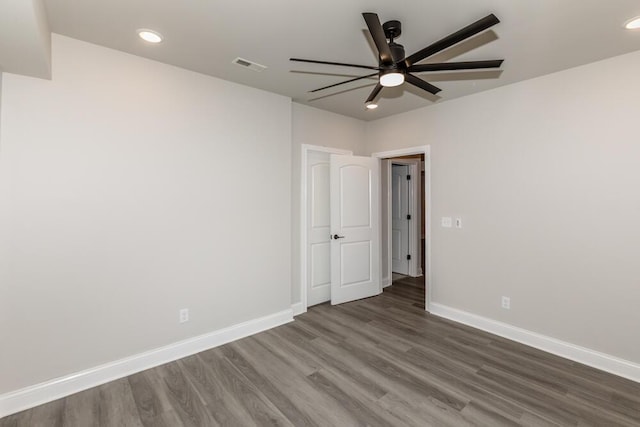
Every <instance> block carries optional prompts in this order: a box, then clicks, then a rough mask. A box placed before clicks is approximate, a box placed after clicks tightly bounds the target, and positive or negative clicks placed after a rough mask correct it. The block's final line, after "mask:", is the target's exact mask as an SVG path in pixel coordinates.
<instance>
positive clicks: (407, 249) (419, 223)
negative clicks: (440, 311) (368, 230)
mask: <svg viewBox="0 0 640 427" xmlns="http://www.w3.org/2000/svg"><path fill="white" fill-rule="evenodd" d="M372 156H373V157H378V158H380V159H381V189H382V194H381V254H382V256H381V268H382V278H383V279H382V281H383V287H384V288H385V291H393V289H392V288H393V286H392V285H398V286H396V287H402V288H407V289H404V290H403V292H405V291H407V290H408V291H409V292H411V293H412V294H414V295H420V298H421V299H423V300H424V308H425V309H426V310H428V309H429V301H430V293H429V290H430V287H429V271H430V269H429V259H430V257H429V250H430V245H429V237H430V236H429V219H430V214H429V213H430V204H429V189H430V182H429V161H430V158H429V147H428V146H421V147H413V148H408V149H402V150H394V151H387V152H380V153H374V154H373V155H372ZM390 286H391V288H390ZM420 305H421V306H422V304H420Z"/></svg>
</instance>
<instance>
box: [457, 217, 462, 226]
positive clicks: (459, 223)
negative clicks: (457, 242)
mask: <svg viewBox="0 0 640 427" xmlns="http://www.w3.org/2000/svg"><path fill="white" fill-rule="evenodd" d="M456 228H462V218H460V217H456Z"/></svg>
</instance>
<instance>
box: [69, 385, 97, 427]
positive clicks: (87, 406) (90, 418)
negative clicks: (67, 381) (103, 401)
mask: <svg viewBox="0 0 640 427" xmlns="http://www.w3.org/2000/svg"><path fill="white" fill-rule="evenodd" d="M63 418H64V424H63V425H64V426H65V427H98V426H99V425H100V391H99V389H98V387H94V388H90V389H89V390H85V391H82V392H80V393H76V394H72V395H71V396H67V397H66V398H65V407H64V417H63Z"/></svg>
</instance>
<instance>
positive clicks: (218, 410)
mask: <svg viewBox="0 0 640 427" xmlns="http://www.w3.org/2000/svg"><path fill="white" fill-rule="evenodd" d="M217 425H234V426H252V425H258V426H264V425H286V426H292V425H293V426H314V425H318V426H352V425H353V426H359V425H362V426H366V425H368V426H404V425H408V426H429V425H434V426H466V425H483V426H505V425H527V426H547V425H562V426H576V425H579V426H588V425H598V426H618V425H621V426H640V384H637V383H634V382H632V381H628V380H625V379H622V378H619V377H615V376H612V375H609V374H606V373H604V372H601V371H598V370H595V369H592V368H589V367H586V366H583V365H579V364H577V363H574V362H571V361H568V360H565V359H562V358H559V357H556V356H552V355H549V354H547V353H544V352H541V351H538V350H535V349H532V348H530V347H526V346H523V345H520V344H517V343H514V342H511V341H508V340H506V339H502V338H499V337H496V336H493V335H490V334H487V333H484V332H481V331H477V330H474V329H472V328H469V327H466V326H462V325H459V324H456V323H453V322H449V321H446V320H443V319H440V318H438V317H435V316H430V315H428V314H426V313H425V312H424V291H423V288H422V284H421V283H420V281H417V280H415V279H403V280H400V281H398V282H395V283H394V284H393V285H392V286H391V287H389V288H387V289H385V292H384V293H383V294H382V295H381V296H378V297H374V298H369V299H366V300H362V301H357V302H353V303H349V304H343V305H341V306H337V307H331V306H330V305H328V304H322V305H319V306H316V307H313V308H311V309H310V310H309V312H308V313H306V314H304V315H301V316H299V317H297V318H296V321H295V322H293V323H290V324H287V325H284V326H281V327H279V328H276V329H272V330H270V331H267V332H263V333H261V334H258V335H254V336H253V337H249V338H245V339H243V340H240V341H236V342H234V343H232V344H227V345H224V346H222V347H218V348H215V349H213V350H209V351H205V352H202V353H199V354H197V355H195V356H191V357H187V358H185V359H182V360H179V361H177V362H173V363H169V364H167V365H163V366H160V367H157V368H154V369H150V370H147V371H144V372H142V373H139V374H136V375H132V376H130V377H127V378H123V379H121V380H117V381H114V382H112V383H108V384H106V385H103V386H100V387H96V388H93V389H90V390H87V391H84V392H81V393H78V394H75V395H72V396H69V397H67V398H64V399H60V400H57V401H55V402H52V403H49V404H46V405H42V406H39V407H36V408H33V409H30V410H28V411H24V412H21V413H19V414H15V415H12V416H9V417H5V418H3V419H2V420H0V427H8V426H47V427H49V426H83V427H84V426H154V427H156V426H217Z"/></svg>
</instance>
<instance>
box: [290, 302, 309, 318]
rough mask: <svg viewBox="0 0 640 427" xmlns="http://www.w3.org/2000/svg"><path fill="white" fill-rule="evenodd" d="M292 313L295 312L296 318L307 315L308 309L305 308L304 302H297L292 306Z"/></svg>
mask: <svg viewBox="0 0 640 427" xmlns="http://www.w3.org/2000/svg"><path fill="white" fill-rule="evenodd" d="M291 311H293V315H294V316H299V315H301V314H302V313H306V312H307V309H306V308H304V306H303V305H302V302H297V303H295V304H291Z"/></svg>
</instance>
